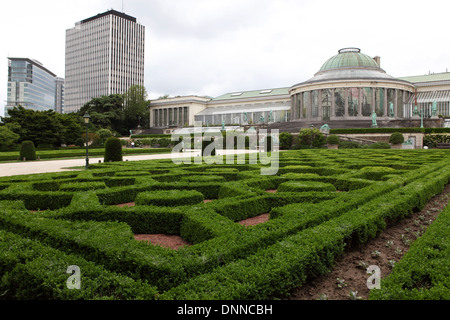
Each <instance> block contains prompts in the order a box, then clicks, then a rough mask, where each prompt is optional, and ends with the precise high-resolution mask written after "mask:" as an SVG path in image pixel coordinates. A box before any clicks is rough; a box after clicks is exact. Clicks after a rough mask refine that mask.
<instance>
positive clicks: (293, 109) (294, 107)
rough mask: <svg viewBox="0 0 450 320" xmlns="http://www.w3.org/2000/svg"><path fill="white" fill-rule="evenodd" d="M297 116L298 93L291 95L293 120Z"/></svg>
mask: <svg viewBox="0 0 450 320" xmlns="http://www.w3.org/2000/svg"><path fill="white" fill-rule="evenodd" d="M296 118H297V94H294V95H293V96H292V97H291V120H294V119H296Z"/></svg>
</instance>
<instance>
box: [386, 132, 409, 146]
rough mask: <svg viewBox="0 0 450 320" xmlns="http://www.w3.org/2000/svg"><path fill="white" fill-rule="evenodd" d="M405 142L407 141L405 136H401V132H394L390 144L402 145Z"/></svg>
mask: <svg viewBox="0 0 450 320" xmlns="http://www.w3.org/2000/svg"><path fill="white" fill-rule="evenodd" d="M404 141H405V138H404V137H403V134H401V133H400V132H394V133H393V134H391V136H390V137H389V142H390V143H392V144H400V143H403V142H404Z"/></svg>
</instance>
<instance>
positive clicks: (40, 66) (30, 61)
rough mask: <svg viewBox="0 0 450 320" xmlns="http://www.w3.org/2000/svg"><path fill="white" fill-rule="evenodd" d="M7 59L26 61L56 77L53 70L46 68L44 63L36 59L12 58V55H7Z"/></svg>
mask: <svg viewBox="0 0 450 320" xmlns="http://www.w3.org/2000/svg"><path fill="white" fill-rule="evenodd" d="M8 59H9V60H11V61H26V62H28V63H30V64H32V65H33V66H35V67H38V68H40V69H42V70H44V71H45V72H47V73H48V74H50V75H52V76H53V77H56V74H54V73H53V72H51V71H50V70H48V69H47V68H46V67H44V65H43V64H42V63H40V62H39V61H37V60H32V59H29V58H13V57H8Z"/></svg>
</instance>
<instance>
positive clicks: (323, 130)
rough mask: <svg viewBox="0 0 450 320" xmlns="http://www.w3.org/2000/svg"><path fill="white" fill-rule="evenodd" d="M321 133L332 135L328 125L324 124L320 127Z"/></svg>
mask: <svg viewBox="0 0 450 320" xmlns="http://www.w3.org/2000/svg"><path fill="white" fill-rule="evenodd" d="M320 132H322V133H326V134H329V133H330V126H329V125H327V124H324V125H323V126H321V127H320Z"/></svg>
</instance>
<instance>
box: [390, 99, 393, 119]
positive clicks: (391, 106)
mask: <svg viewBox="0 0 450 320" xmlns="http://www.w3.org/2000/svg"><path fill="white" fill-rule="evenodd" d="M389 116H390V117H391V118H393V117H394V104H393V103H392V102H390V103H389Z"/></svg>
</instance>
